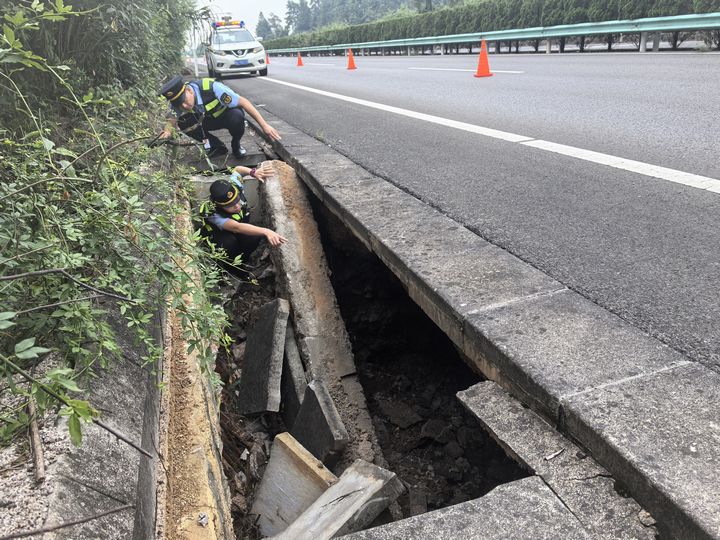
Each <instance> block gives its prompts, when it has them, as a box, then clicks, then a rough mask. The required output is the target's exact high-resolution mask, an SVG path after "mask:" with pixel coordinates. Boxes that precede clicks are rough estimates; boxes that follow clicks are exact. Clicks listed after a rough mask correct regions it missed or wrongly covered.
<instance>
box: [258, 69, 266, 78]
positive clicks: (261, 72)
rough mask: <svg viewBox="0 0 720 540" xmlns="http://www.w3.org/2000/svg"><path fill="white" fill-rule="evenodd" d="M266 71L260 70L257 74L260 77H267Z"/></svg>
mask: <svg viewBox="0 0 720 540" xmlns="http://www.w3.org/2000/svg"><path fill="white" fill-rule="evenodd" d="M267 70H268V68H265V69H261V70H260V71H258V73H259V74H260V76H261V77H265V76H266V75H267Z"/></svg>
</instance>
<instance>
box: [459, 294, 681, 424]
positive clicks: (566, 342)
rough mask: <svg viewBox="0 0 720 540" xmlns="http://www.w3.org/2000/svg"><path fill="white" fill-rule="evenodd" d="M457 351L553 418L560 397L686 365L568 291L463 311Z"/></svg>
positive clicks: (608, 314) (555, 414) (667, 351)
mask: <svg viewBox="0 0 720 540" xmlns="http://www.w3.org/2000/svg"><path fill="white" fill-rule="evenodd" d="M464 349H465V352H466V354H468V355H469V356H471V357H472V358H473V359H476V358H477V359H482V360H481V361H483V362H485V363H487V364H490V365H492V366H493V367H492V369H493V370H496V371H499V372H500V373H501V375H498V378H499V379H500V380H499V381H498V382H500V383H501V384H502V385H503V386H506V387H511V388H513V389H514V392H513V393H514V394H515V395H517V396H519V397H521V398H522V400H523V401H525V402H526V403H527V404H528V405H530V406H532V407H533V408H536V409H539V410H540V411H542V412H543V413H545V414H547V415H548V416H549V417H550V418H553V419H557V418H559V416H560V414H559V409H560V401H561V400H562V399H563V398H566V397H569V396H572V395H573V394H577V393H581V392H585V391H587V390H589V389H592V388H597V387H602V386H604V385H607V384H613V383H615V382H618V381H622V380H624V379H627V378H629V377H637V376H639V375H645V374H650V373H653V372H656V371H661V370H663V369H666V368H668V367H670V366H675V365H682V364H685V363H687V359H686V358H685V357H684V356H682V355H681V354H679V353H677V352H675V351H673V350H672V349H670V348H669V347H668V346H666V345H664V344H663V343H661V342H660V341H658V340H656V339H653V338H651V337H650V336H648V335H647V334H645V333H643V332H641V331H640V330H638V329H636V328H634V327H633V326H631V325H629V324H627V323H626V322H625V321H623V320H622V319H620V318H619V317H617V316H616V315H613V314H612V313H610V312H609V311H607V310H605V309H603V308H601V307H600V306H598V305H596V304H593V303H592V302H589V301H588V300H587V299H585V298H583V297H582V296H580V295H579V294H577V293H576V292H573V291H569V290H564V291H560V292H557V293H555V294H550V295H541V296H537V297H533V298H530V299H526V300H524V301H522V302H514V303H510V304H507V305H504V306H500V307H496V308H494V309H486V310H482V311H478V312H477V313H475V314H472V315H470V316H469V317H468V318H467V320H466V324H465V346H464ZM629 354H631V355H632V361H628V360H629V359H628V355H629ZM493 378H494V377H493Z"/></svg>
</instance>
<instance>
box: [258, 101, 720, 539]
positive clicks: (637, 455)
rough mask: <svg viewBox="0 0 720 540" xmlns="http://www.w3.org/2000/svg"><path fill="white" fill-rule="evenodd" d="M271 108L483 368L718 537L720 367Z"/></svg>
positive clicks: (341, 205) (705, 534) (424, 303)
mask: <svg viewBox="0 0 720 540" xmlns="http://www.w3.org/2000/svg"><path fill="white" fill-rule="evenodd" d="M264 115H265V116H266V118H267V119H268V120H269V121H270V122H271V123H272V125H273V126H274V127H276V129H278V131H279V132H280V133H281V134H282V136H283V139H282V140H281V141H276V142H273V143H272V144H273V149H274V150H275V151H276V152H277V153H278V154H279V155H280V156H281V157H282V158H283V159H284V160H285V161H286V162H287V163H289V164H290V165H291V166H292V167H293V168H294V169H295V170H296V171H297V172H298V175H299V176H300V177H301V178H302V179H303V181H304V182H305V183H306V184H307V185H308V187H309V188H310V190H311V191H312V192H313V193H314V194H315V195H316V196H317V197H318V198H319V199H320V200H321V201H322V202H323V203H324V204H325V205H326V206H327V207H328V208H329V209H330V210H331V211H332V212H333V213H334V214H335V215H337V216H338V217H339V218H340V219H341V220H342V221H343V222H344V223H345V224H346V225H347V226H348V228H349V229H350V230H351V231H352V232H353V234H355V235H356V236H357V237H358V238H359V239H360V240H361V241H362V242H363V243H364V244H365V245H366V246H367V247H368V248H369V249H371V250H372V251H373V252H374V253H375V254H376V255H377V256H378V257H379V258H380V259H381V260H382V261H383V262H384V263H385V264H386V265H387V266H388V267H389V268H390V269H391V270H392V271H393V273H394V274H395V275H396V276H397V277H398V278H399V279H400V280H401V282H402V283H403V284H404V285H405V287H406V288H407V290H408V293H409V294H410V296H411V297H412V298H413V300H414V301H415V302H417V303H418V304H419V305H420V306H421V308H422V309H423V310H424V311H425V312H426V313H427V314H428V315H429V316H430V317H431V318H432V319H433V321H435V323H436V324H437V325H438V326H439V327H440V328H441V329H443V331H445V332H446V333H447V334H448V336H449V337H450V338H451V339H452V340H453V342H454V343H455V344H456V345H457V346H458V347H459V348H460V349H461V350H462V351H463V352H464V353H465V355H466V356H467V358H468V361H469V362H470V363H471V364H472V365H474V366H475V368H476V369H479V370H480V371H482V372H483V373H484V374H485V375H486V376H487V377H488V378H490V379H492V380H494V381H496V382H498V383H499V384H500V385H501V386H503V387H505V388H506V389H507V390H508V391H509V392H510V393H511V394H513V395H514V396H515V397H516V398H518V399H520V400H521V401H523V402H525V403H527V404H529V405H530V406H531V407H533V408H534V409H535V410H537V411H538V412H540V413H542V414H543V415H544V416H546V417H547V418H549V419H551V420H552V421H554V423H555V424H556V425H558V426H559V428H560V429H561V430H563V431H565V432H566V433H567V434H568V435H570V436H571V437H573V438H575V439H576V440H577V441H579V442H580V443H581V444H583V445H584V446H585V447H587V448H588V450H590V452H591V453H592V454H593V456H594V457H595V458H596V459H597V460H598V462H600V463H601V464H602V465H603V466H604V467H605V468H607V469H608V470H609V471H610V472H611V473H613V474H614V475H615V476H616V478H618V479H619V480H620V481H621V482H623V483H624V484H626V487H627V489H628V490H629V491H630V493H631V494H632V495H633V496H634V497H635V498H636V500H637V501H638V502H639V503H640V504H642V505H643V506H645V507H646V508H647V509H648V510H649V511H650V512H652V514H653V515H654V516H655V517H656V518H657V519H658V522H659V525H660V526H661V527H662V528H664V529H666V530H667V532H668V533H669V534H671V535H672V536H673V537H682V538H720V444H718V441H720V425H718V422H717V418H720V400H719V399H718V397H720V395H719V392H720V391H719V390H718V388H720V386H719V385H718V382H720V380H718V378H719V377H720V376H718V375H717V374H716V373H714V372H712V371H710V370H708V369H707V368H705V367H703V366H701V365H695V364H691V363H690V362H689V361H688V359H687V358H686V357H684V356H683V355H681V354H679V353H678V352H676V351H674V350H672V349H670V348H669V347H667V346H666V345H664V344H663V343H661V342H660V341H658V340H656V339H654V338H651V337H649V336H648V335H647V334H645V333H643V332H641V331H639V330H638V329H637V328H635V327H633V326H631V325H630V324H628V323H626V322H625V321H623V320H622V319H620V318H619V317H617V316H615V315H614V314H612V313H610V312H608V311H606V310H605V309H603V308H600V307H599V306H597V305H596V304H594V303H592V302H590V301H589V300H587V299H585V298H584V297H582V296H581V295H579V294H577V293H575V292H573V291H571V290H568V289H567V288H565V287H564V286H563V285H562V284H561V283H559V282H557V281H556V280H554V279H552V278H550V277H549V276H547V275H546V274H544V273H542V272H540V271H539V270H537V269H535V268H534V267H532V266H530V265H528V264H526V263H524V262H523V261H521V260H519V259H518V258H516V257H514V256H513V255H510V254H509V253H507V252H505V251H504V250H502V249H500V248H498V247H497V246H494V245H492V244H490V243H488V242H485V241H484V240H482V239H481V238H479V237H478V236H477V235H476V234H474V233H472V232H470V231H469V230H467V229H465V228H464V227H462V226H461V225H460V224H459V223H457V222H455V221H453V220H452V219H450V218H448V217H446V216H444V215H442V214H441V213H440V212H438V211H436V210H434V209H432V208H431V207H429V206H427V205H426V204H424V203H422V202H421V201H419V200H418V199H416V198H415V197H413V196H411V195H409V194H407V193H405V192H403V191H402V190H401V189H399V188H397V187H396V186H394V185H392V184H390V183H388V182H386V181H385V180H383V179H381V178H378V177H376V176H374V175H372V174H370V173H369V172H367V171H366V170H364V169H362V168H361V167H360V166H358V165H356V164H355V163H353V162H352V161H350V160H349V159H347V158H345V157H344V156H342V155H340V154H338V153H337V152H336V151H334V150H333V149H332V148H329V147H328V146H327V145H325V144H324V143H322V142H320V141H318V140H316V139H314V138H312V137H310V136H308V135H306V134H305V133H302V132H300V131H298V130H297V129H295V128H293V127H292V126H290V125H288V124H287V123H285V122H283V121H282V120H280V119H279V118H276V117H274V116H273V115H271V114H269V113H264ZM255 128H256V130H257V132H258V133H259V134H262V131H261V130H259V129H257V126H255ZM674 381H678V382H679V384H673V382H674ZM668 396H671V397H672V402H668V401H667V397H668ZM713 418H714V419H715V420H713Z"/></svg>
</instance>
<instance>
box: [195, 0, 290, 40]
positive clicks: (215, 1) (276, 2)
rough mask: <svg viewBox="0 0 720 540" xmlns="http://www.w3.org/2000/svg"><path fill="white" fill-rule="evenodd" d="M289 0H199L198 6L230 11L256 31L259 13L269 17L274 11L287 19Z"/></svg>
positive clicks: (220, 11)
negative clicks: (286, 11)
mask: <svg viewBox="0 0 720 540" xmlns="http://www.w3.org/2000/svg"><path fill="white" fill-rule="evenodd" d="M286 4H287V0H249V1H241V0H198V2H197V5H198V6H207V5H209V6H210V7H211V8H212V9H213V11H215V13H218V14H219V13H223V14H224V13H229V14H231V15H232V16H233V17H234V18H236V19H239V20H243V21H245V24H246V25H247V27H248V28H249V29H250V31H251V32H253V33H255V25H257V19H258V13H260V12H261V11H262V12H263V15H265V17H267V16H268V15H269V14H270V13H274V14H275V15H277V16H278V17H280V18H281V19H282V20H283V21H285V5H286Z"/></svg>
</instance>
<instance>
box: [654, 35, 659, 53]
mask: <svg viewBox="0 0 720 540" xmlns="http://www.w3.org/2000/svg"><path fill="white" fill-rule="evenodd" d="M659 50H660V32H655V35H654V36H653V52H658V51H659Z"/></svg>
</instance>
